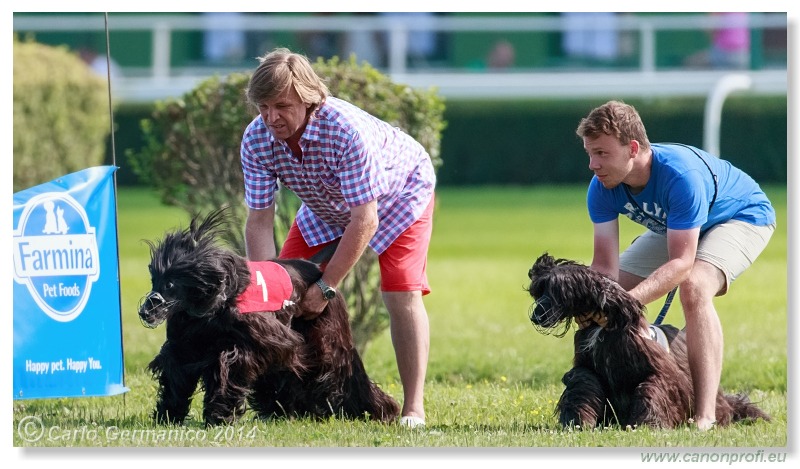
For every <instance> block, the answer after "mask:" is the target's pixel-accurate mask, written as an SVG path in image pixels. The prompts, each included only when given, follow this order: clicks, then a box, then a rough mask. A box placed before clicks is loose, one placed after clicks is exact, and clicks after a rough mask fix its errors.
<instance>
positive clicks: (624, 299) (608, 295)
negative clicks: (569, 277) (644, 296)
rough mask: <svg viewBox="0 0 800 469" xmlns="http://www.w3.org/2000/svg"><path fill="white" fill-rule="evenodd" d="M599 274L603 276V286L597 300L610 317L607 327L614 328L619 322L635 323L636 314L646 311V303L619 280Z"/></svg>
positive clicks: (608, 328)
mask: <svg viewBox="0 0 800 469" xmlns="http://www.w3.org/2000/svg"><path fill="white" fill-rule="evenodd" d="M599 275H601V276H602V278H603V286H602V288H600V289H599V292H598V298H597V301H598V303H599V304H600V309H601V310H602V311H603V313H605V315H606V316H607V317H608V324H607V326H606V329H607V330H613V329H615V328H616V327H617V326H618V325H619V324H635V323H636V321H634V319H635V318H636V316H638V315H641V314H643V313H644V309H645V308H644V305H642V304H641V303H640V302H639V300H637V299H636V298H634V297H633V296H631V294H630V293H628V292H627V291H626V290H625V289H624V288H622V286H620V285H619V284H618V283H617V282H615V281H613V280H611V279H610V278H608V277H606V276H604V275H602V274H599Z"/></svg>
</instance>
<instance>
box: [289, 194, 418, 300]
mask: <svg viewBox="0 0 800 469" xmlns="http://www.w3.org/2000/svg"><path fill="white" fill-rule="evenodd" d="M433 201H434V198H433V197H431V201H430V203H428V206H427V207H426V208H425V211H424V212H423V213H422V216H420V217H419V219H418V220H417V221H415V222H414V223H413V224H412V225H411V226H409V227H408V228H407V229H406V230H405V231H404V232H403V233H401V234H400V236H399V237H398V238H397V239H396V240H394V242H393V243H392V244H391V245H390V246H389V247H388V248H386V250H385V251H383V254H380V255H379V256H378V264H379V265H380V268H381V291H384V292H393V291H395V292H401V291H421V292H422V294H423V295H427V294H428V293H430V292H431V288H430V285H428V276H427V274H426V267H427V265H428V245H430V242H431V231H432V229H433ZM333 242H335V241H330V242H328V243H324V244H320V245H318V246H309V245H308V244H306V242H305V240H304V239H303V236H302V235H301V234H300V229H299V228H298V227H297V223H292V227H291V228H290V229H289V234H288V236H287V237H286V241H285V242H284V243H283V248H282V249H281V253H280V255H279V256H278V257H279V258H281V259H296V258H300V259H309V258H311V257H312V256H313V255H314V254H316V253H317V252H319V251H320V250H322V248H324V247H325V246H327V245H329V244H331V243H333ZM323 268H324V264H323Z"/></svg>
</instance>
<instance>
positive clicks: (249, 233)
mask: <svg viewBox="0 0 800 469" xmlns="http://www.w3.org/2000/svg"><path fill="white" fill-rule="evenodd" d="M244 244H245V250H246V251H247V258H248V259H250V260H251V261H266V260H270V259H274V258H275V256H276V249H275V204H272V205H270V206H269V207H267V208H265V209H263V210H254V209H250V211H249V212H248V213H247V221H246V222H245V225H244Z"/></svg>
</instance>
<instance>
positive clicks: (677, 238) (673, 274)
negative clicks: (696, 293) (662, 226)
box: [630, 228, 700, 305]
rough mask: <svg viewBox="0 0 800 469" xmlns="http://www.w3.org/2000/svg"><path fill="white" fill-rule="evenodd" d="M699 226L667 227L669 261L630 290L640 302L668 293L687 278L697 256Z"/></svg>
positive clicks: (644, 302)
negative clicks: (674, 228)
mask: <svg viewBox="0 0 800 469" xmlns="http://www.w3.org/2000/svg"><path fill="white" fill-rule="evenodd" d="M699 239H700V228H692V229H689V230H670V229H667V249H668V251H669V261H667V263H666V264H664V265H662V266H661V267H659V268H658V269H656V270H655V271H654V272H653V273H652V274H650V276H649V277H647V278H646V279H644V280H642V282H641V283H639V285H637V286H636V287H634V288H633V289H631V290H630V294H631V295H633V296H634V297H636V298H637V299H638V300H639V301H640V302H641V303H642V304H645V305H646V304H648V303H650V302H652V301H655V300H657V299H659V298H661V297H662V296H664V295H666V294H667V293H669V291H670V290H672V289H673V288H675V287H676V286H678V285H680V284H681V283H683V281H685V280H686V279H687V278H689V273H690V272H691V271H692V267H693V266H694V260H695V257H696V256H697V243H698V241H699Z"/></svg>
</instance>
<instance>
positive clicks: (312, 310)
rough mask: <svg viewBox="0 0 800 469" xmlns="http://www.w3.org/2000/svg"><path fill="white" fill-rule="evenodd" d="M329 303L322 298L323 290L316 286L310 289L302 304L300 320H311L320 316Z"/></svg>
mask: <svg viewBox="0 0 800 469" xmlns="http://www.w3.org/2000/svg"><path fill="white" fill-rule="evenodd" d="M327 305H328V301H327V300H326V299H325V298H324V297H323V296H322V289H321V288H319V287H318V286H316V285H311V286H310V287H308V291H307V292H306V296H305V298H303V301H301V302H300V316H299V317H300V318H301V319H306V320H311V319H314V318H316V317H317V316H319V315H320V314H321V313H322V311H324V310H325V307H326V306H327Z"/></svg>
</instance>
